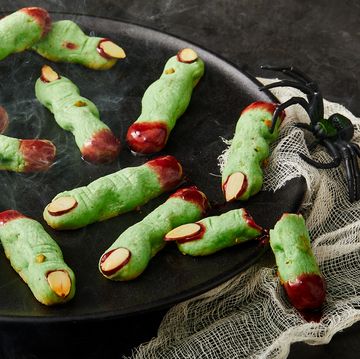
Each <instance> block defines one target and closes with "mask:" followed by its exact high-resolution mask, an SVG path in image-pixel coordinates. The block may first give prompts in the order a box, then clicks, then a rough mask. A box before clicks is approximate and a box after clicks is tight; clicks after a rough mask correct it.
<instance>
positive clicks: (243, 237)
mask: <svg viewBox="0 0 360 359" xmlns="http://www.w3.org/2000/svg"><path fill="white" fill-rule="evenodd" d="M196 223H198V224H200V226H201V227H202V230H201V232H200V233H199V235H198V236H196V235H195V236H194V239H192V240H191V239H189V241H187V240H186V239H184V242H183V243H182V241H178V243H177V245H178V248H179V250H180V251H181V252H182V253H183V254H189V255H191V256H206V255H209V254H212V253H215V252H218V251H220V250H221V249H224V248H227V247H231V246H234V245H236V244H239V243H243V242H246V241H248V240H250V239H254V238H256V237H258V236H259V235H260V234H261V232H262V231H261V228H260V227H258V226H257V225H256V224H255V223H254V221H253V220H252V219H251V217H249V215H248V214H247V212H246V211H245V209H243V208H240V209H234V210H232V211H229V212H226V213H224V214H222V215H220V216H213V217H207V218H204V219H202V220H201V221H198V222H196Z"/></svg>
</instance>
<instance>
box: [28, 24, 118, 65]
mask: <svg viewBox="0 0 360 359" xmlns="http://www.w3.org/2000/svg"><path fill="white" fill-rule="evenodd" d="M101 40H103V38H101V37H91V36H87V35H85V34H84V32H83V31H82V30H81V29H80V27H79V26H78V25H77V24H76V23H74V22H73V21H70V20H62V21H57V22H54V23H53V25H52V28H51V31H50V32H49V33H48V35H47V36H46V37H44V39H43V40H42V41H39V42H37V43H36V44H35V45H34V46H33V47H32V49H33V50H35V51H36V52H37V53H38V54H39V55H41V56H43V57H45V58H46V59H48V60H51V61H55V62H71V63H76V64H80V65H83V66H86V67H89V68H91V69H93V70H107V69H109V68H111V67H112V66H114V65H115V63H116V62H117V59H115V58H107V57H104V56H101V55H100V53H99V51H98V45H99V42H100V41H101Z"/></svg>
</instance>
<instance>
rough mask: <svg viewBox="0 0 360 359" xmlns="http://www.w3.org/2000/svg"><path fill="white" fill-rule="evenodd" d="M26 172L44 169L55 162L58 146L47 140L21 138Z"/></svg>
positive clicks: (21, 149)
mask: <svg viewBox="0 0 360 359" xmlns="http://www.w3.org/2000/svg"><path fill="white" fill-rule="evenodd" d="M20 152H21V153H22V155H23V158H24V161H25V167H24V172H36V171H44V170H46V169H48V168H49V166H50V165H51V164H52V163H53V162H54V158H55V154H56V147H55V146H54V144H53V143H52V142H50V141H47V140H20Z"/></svg>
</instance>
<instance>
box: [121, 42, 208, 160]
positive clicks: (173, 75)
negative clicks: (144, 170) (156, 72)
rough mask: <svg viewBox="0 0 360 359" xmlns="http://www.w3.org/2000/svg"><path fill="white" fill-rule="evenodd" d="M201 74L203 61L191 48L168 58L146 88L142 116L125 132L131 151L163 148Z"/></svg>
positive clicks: (145, 151)
mask: <svg viewBox="0 0 360 359" xmlns="http://www.w3.org/2000/svg"><path fill="white" fill-rule="evenodd" d="M203 74H204V62H203V61H202V60H201V59H200V58H199V57H198V55H197V54H196V52H195V51H193V50H191V49H183V50H181V51H179V53H178V54H177V56H173V57H171V58H170V59H169V60H168V62H167V63H166V65H165V68H164V71H163V73H162V75H161V77H160V78H159V79H158V80H157V81H155V82H154V83H152V84H151V85H150V87H149V88H148V89H147V90H146V91H145V94H144V96H143V99H142V103H141V104H142V109H141V115H140V117H139V118H138V119H137V120H136V121H135V122H134V123H133V124H132V125H131V126H130V128H129V130H128V132H127V136H126V140H127V142H128V144H129V146H130V148H131V149H132V150H133V151H135V152H139V153H154V152H158V151H160V150H161V149H163V148H164V147H165V145H166V142H167V140H168V137H169V134H170V132H171V130H172V129H173V128H174V126H175V124H176V121H177V119H178V118H179V117H180V116H181V115H182V114H183V113H184V112H185V110H186V108H187V107H188V105H189V102H190V99H191V94H192V91H193V88H194V87H195V85H196V84H197V83H198V81H199V80H200V78H201V77H202V76H203Z"/></svg>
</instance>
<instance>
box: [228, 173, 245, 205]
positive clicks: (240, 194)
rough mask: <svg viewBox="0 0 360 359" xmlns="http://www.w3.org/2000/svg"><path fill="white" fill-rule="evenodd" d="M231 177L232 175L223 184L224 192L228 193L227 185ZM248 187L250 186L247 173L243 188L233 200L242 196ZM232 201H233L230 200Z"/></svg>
mask: <svg viewBox="0 0 360 359" xmlns="http://www.w3.org/2000/svg"><path fill="white" fill-rule="evenodd" d="M229 178H230V176H229V177H228V178H227V179H226V181H225V183H224V184H223V186H222V189H223V193H226V186H227V183H228V181H229ZM247 187H248V180H247V177H246V175H244V181H243V183H242V187H241V189H240V190H239V192H238V193H237V195H236V197H235V198H234V199H233V201H235V200H237V199H238V198H240V197H241V196H242V195H243V193H244V192H245V191H246V190H247ZM230 202H231V201H230Z"/></svg>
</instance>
